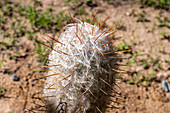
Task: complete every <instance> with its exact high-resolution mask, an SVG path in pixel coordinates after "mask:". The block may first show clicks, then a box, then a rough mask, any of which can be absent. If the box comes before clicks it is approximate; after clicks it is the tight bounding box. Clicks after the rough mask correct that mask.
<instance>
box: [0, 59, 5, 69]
mask: <svg viewBox="0 0 170 113" xmlns="http://www.w3.org/2000/svg"><path fill="white" fill-rule="evenodd" d="M4 62H5V60H0V68H1V67H2V66H5V65H4V64H3V63H4Z"/></svg>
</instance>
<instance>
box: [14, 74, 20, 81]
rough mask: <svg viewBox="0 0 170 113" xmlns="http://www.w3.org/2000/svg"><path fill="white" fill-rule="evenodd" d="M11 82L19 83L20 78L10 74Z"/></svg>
mask: <svg viewBox="0 0 170 113" xmlns="http://www.w3.org/2000/svg"><path fill="white" fill-rule="evenodd" d="M12 80H13V81H19V80H20V78H19V77H18V76H17V75H16V74H12Z"/></svg>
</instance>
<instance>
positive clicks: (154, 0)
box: [139, 0, 170, 10]
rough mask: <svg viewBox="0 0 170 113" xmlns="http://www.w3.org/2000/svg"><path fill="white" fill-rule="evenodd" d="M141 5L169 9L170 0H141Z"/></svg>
mask: <svg viewBox="0 0 170 113" xmlns="http://www.w3.org/2000/svg"><path fill="white" fill-rule="evenodd" d="M139 4H140V5H142V6H146V7H154V8H161V9H165V10H169V6H170V0H140V3H139Z"/></svg>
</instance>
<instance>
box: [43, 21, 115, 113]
mask: <svg viewBox="0 0 170 113" xmlns="http://www.w3.org/2000/svg"><path fill="white" fill-rule="evenodd" d="M74 21H76V22H74V23H71V24H68V25H66V26H65V27H64V30H63V32H61V34H60V37H59V38H58V40H56V39H54V41H55V43H54V46H53V48H51V49H52V51H51V53H50V54H49V57H48V60H49V62H48V67H49V71H48V75H47V76H46V77H47V79H46V84H45V86H44V91H43V92H44V97H45V101H46V106H47V111H48V112H54V113H55V112H56V113H65V112H67V113H82V112H93V113H94V112H95V111H97V110H98V111H100V112H101V111H103V109H102V108H101V106H104V104H105V103H104V102H102V101H104V100H101V99H104V98H103V96H104V95H105V96H107V95H109V93H108V90H109V88H110V89H112V88H113V85H114V83H115V78H116V71H115V69H117V65H116V64H117V60H118V56H117V55H116V52H115V50H114V49H115V48H114V46H113V42H114V41H115V39H113V38H111V37H110V36H111V35H112V34H113V33H114V32H115V30H114V31H112V32H111V30H112V28H110V29H108V30H107V31H106V32H103V31H102V30H101V27H102V25H103V24H104V22H105V21H104V22H103V23H102V24H101V25H100V26H98V27H96V26H94V25H91V24H89V23H86V22H81V21H80V20H78V19H75V18H74ZM112 27H113V26H112Z"/></svg>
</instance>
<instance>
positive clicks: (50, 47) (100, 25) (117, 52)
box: [38, 13, 130, 112]
mask: <svg viewBox="0 0 170 113" xmlns="http://www.w3.org/2000/svg"><path fill="white" fill-rule="evenodd" d="M95 14H96V13H94V15H93V17H92V19H91V21H90V24H91V23H92V21H93V20H94V17H95ZM70 17H71V16H70ZM108 18H109V17H107V18H106V19H105V20H104V21H103V22H102V23H101V24H99V26H98V28H99V30H101V29H102V27H103V25H104V24H105V22H106V21H107V19H108ZM79 19H80V15H79ZM71 20H72V22H73V23H74V21H73V18H72V17H71ZM113 28H114V30H113V31H112V32H111V33H109V32H110V31H111V30H112V29H113ZM116 28H117V26H116V27H114V25H112V26H111V27H110V28H109V29H108V30H106V31H105V32H104V33H102V34H100V35H99V36H98V37H96V39H95V40H94V43H95V42H96V41H97V40H98V39H99V38H100V37H101V36H103V35H106V34H108V33H109V34H108V37H110V36H112V35H113V34H114V33H115V31H116ZM92 31H93V30H92ZM47 36H48V37H49V38H50V39H51V40H53V41H54V42H56V43H60V44H61V45H65V44H64V43H62V42H60V41H58V40H57V39H55V38H54V37H51V36H49V35H47ZM76 37H77V38H78V40H79V41H80V43H82V41H81V39H80V37H79V36H78V35H76ZM120 38H121V37H119V38H117V39H115V40H111V41H108V42H105V43H103V44H102V45H101V46H100V47H103V46H105V45H107V44H109V43H114V42H116V41H118V40H119V39H120ZM45 41H46V42H48V43H49V45H47V44H45V43H42V45H43V46H46V47H47V48H49V49H50V50H53V51H56V52H58V53H59V54H63V55H67V56H70V54H69V53H65V52H63V51H61V50H55V49H54V48H53V45H51V42H50V41H48V40H46V39H45ZM70 45H72V46H74V47H75V45H73V44H71V43H70ZM113 46H116V45H113ZM75 48H76V47H75ZM96 49H98V47H97V48H93V49H91V51H93V50H96ZM127 51H130V50H124V51H110V52H106V53H101V54H98V55H101V56H103V55H108V54H112V53H116V54H121V53H124V52H127ZM38 54H40V55H42V56H44V57H45V60H47V61H52V60H51V59H48V55H49V54H42V53H38ZM107 58H109V59H121V58H120V57H119V56H108V57H107ZM61 65H62V64H57V65H49V66H47V65H46V66H43V67H44V68H50V67H57V66H61ZM117 65H118V66H126V65H123V64H117ZM99 68H100V69H101V70H103V71H104V72H106V73H109V72H107V70H106V69H104V68H102V67H99ZM112 70H113V71H115V72H118V73H122V72H125V71H123V70H118V69H114V68H112ZM48 71H49V69H48ZM58 74H60V73H55V74H51V75H47V76H42V77H39V79H42V78H47V77H50V76H55V75H58ZM71 76H72V75H68V76H66V77H64V78H63V79H62V80H65V79H67V78H69V77H71ZM87 79H88V80H91V79H90V78H89V77H88V76H87ZM99 79H100V80H101V81H102V82H103V83H105V84H107V85H108V86H109V87H112V86H111V85H110V84H109V83H108V82H106V81H105V80H104V79H102V78H101V77H99ZM94 81H95V79H94ZM96 81H97V80H96ZM56 84H57V82H55V83H53V84H51V85H49V87H48V88H47V89H54V88H52V86H54V85H56ZM68 85H69V83H68V84H67V85H65V86H64V87H63V88H66V87H67V86H68ZM115 85H116V84H115ZM99 90H100V91H101V92H103V93H104V94H105V95H108V94H107V92H105V91H104V90H103V89H101V88H99ZM88 91H89V92H90V94H91V95H92V96H94V97H95V95H94V94H93V93H92V92H91V91H90V89H89V90H88ZM114 92H116V91H114ZM116 93H117V92H116ZM46 98H47V97H46ZM81 98H82V92H81V96H80V106H81V105H82V100H81ZM96 109H97V110H98V111H99V112H101V110H100V109H99V108H98V107H97V106H96ZM84 112H85V111H84Z"/></svg>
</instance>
